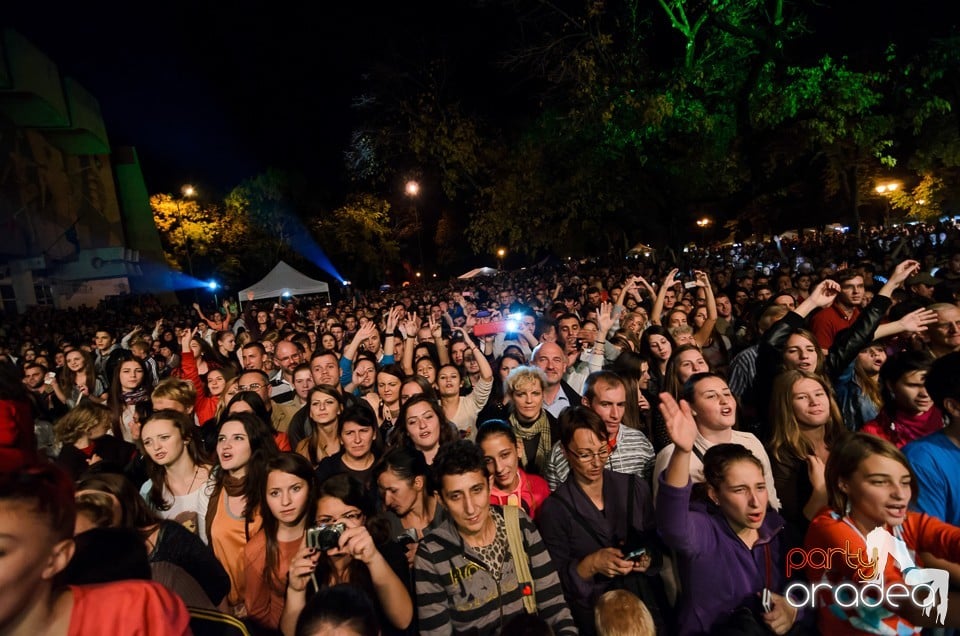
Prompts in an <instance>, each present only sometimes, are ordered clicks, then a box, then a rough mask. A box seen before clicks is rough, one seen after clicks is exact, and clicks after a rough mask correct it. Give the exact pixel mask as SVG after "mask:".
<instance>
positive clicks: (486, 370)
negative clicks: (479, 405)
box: [454, 327, 493, 382]
mask: <svg viewBox="0 0 960 636" xmlns="http://www.w3.org/2000/svg"><path fill="white" fill-rule="evenodd" d="M454 329H456V330H457V331H459V332H460V333H461V334H463V341H464V342H465V343H467V348H468V349H470V351H472V352H473V355H474V357H475V358H476V360H477V366H479V367H480V379H481V380H484V381H486V382H492V381H493V369H492V368H490V361H489V360H487V356H485V355H483V352H482V351H480V347H478V346H477V344H476V343H475V342H474V341H473V338H471V337H470V334H469V333H467V330H466V329H465V328H464V327H454Z"/></svg>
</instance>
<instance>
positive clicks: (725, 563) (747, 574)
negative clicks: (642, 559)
mask: <svg viewBox="0 0 960 636" xmlns="http://www.w3.org/2000/svg"><path fill="white" fill-rule="evenodd" d="M664 474H665V473H661V475H660V477H659V479H660V486H659V490H658V492H657V529H658V531H659V532H660V536H661V537H662V538H663V540H664V542H665V543H666V544H667V545H668V546H670V547H672V548H673V549H674V550H676V551H677V555H678V557H679V565H680V582H681V585H682V587H683V594H682V596H681V599H680V604H679V611H678V612H677V634H680V635H681V636H685V635H687V634H706V633H708V632H709V631H710V629H711V627H712V626H713V625H714V624H715V623H716V622H717V621H722V620H724V619H726V618H727V617H728V616H729V615H730V613H731V612H733V610H735V609H736V608H737V607H739V606H741V605H749V606H750V607H752V608H754V609H755V610H756V611H758V612H760V611H762V610H761V609H760V598H759V594H760V593H761V592H762V591H763V588H764V587H765V586H766V570H767V566H766V562H767V561H766V553H767V551H768V550H769V554H770V565H771V567H770V576H771V584H770V591H772V592H776V593H778V594H782V593H783V588H784V577H783V566H784V563H785V560H784V559H785V554H784V548H783V546H782V541H781V538H780V533H781V531H782V530H783V527H784V521H783V519H782V518H781V517H780V515H778V514H777V513H776V512H774V511H773V510H772V509H769V508H768V509H767V515H766V517H765V518H764V520H763V525H762V526H760V539H759V540H758V541H757V542H756V544H754V546H753V548H748V547H747V546H746V544H745V543H744V542H743V541H741V540H740V538H739V537H737V535H736V534H734V532H733V530H732V529H731V528H730V525H729V524H728V523H727V521H726V519H724V517H723V515H722V514H720V512H719V511H718V510H717V509H716V508H709V509H708V508H707V507H706V506H703V505H700V504H697V503H694V504H693V505H692V506H691V504H690V491H691V489H692V487H693V483H692V482H688V483H687V486H686V487H685V488H673V487H671V486H669V485H667V484H666V483H665V482H664V480H663V478H664Z"/></svg>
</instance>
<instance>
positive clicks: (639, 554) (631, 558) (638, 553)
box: [623, 548, 647, 561]
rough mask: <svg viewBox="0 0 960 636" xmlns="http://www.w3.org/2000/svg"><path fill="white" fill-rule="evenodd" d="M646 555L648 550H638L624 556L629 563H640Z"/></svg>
mask: <svg viewBox="0 0 960 636" xmlns="http://www.w3.org/2000/svg"><path fill="white" fill-rule="evenodd" d="M646 553H647V549H646V548H638V549H636V550H633V551H632V552H628V553H627V554H626V555H624V557H623V558H624V559H626V560H627V561H639V560H640V558H641V557H642V556H644V555H645V554H646Z"/></svg>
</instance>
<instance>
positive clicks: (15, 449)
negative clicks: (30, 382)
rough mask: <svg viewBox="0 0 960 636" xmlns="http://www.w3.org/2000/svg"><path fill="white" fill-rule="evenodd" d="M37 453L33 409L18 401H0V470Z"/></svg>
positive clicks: (27, 404)
mask: <svg viewBox="0 0 960 636" xmlns="http://www.w3.org/2000/svg"><path fill="white" fill-rule="evenodd" d="M36 453H37V438H36V435H35V434H34V432H33V409H32V407H31V406H30V404H29V403H27V402H23V401H20V400H0V468H2V467H3V466H4V465H6V464H7V463H8V461H9V463H10V465H11V466H12V465H13V464H14V463H20V461H22V459H23V457H24V456H27V457H32V456H34V455H36Z"/></svg>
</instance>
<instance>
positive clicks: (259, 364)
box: [240, 342, 267, 371]
mask: <svg viewBox="0 0 960 636" xmlns="http://www.w3.org/2000/svg"><path fill="white" fill-rule="evenodd" d="M266 356H267V350H266V349H264V347H263V345H262V344H261V343H259V342H248V343H247V344H245V345H243V348H242V349H241V350H240V362H241V364H243V368H244V369H245V370H257V371H262V370H263V360H264V358H266Z"/></svg>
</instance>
